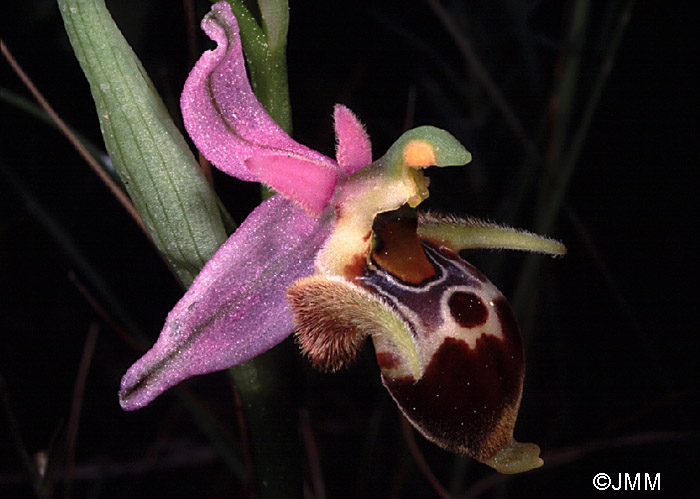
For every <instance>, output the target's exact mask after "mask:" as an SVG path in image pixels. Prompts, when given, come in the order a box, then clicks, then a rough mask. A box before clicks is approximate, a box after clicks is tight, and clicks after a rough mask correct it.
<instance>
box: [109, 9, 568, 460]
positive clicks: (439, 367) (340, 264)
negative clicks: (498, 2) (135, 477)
mask: <svg viewBox="0 0 700 499" xmlns="http://www.w3.org/2000/svg"><path fill="white" fill-rule="evenodd" d="M202 28H203V30H204V31H205V32H206V34H207V35H208V36H209V37H210V38H211V39H212V40H214V41H215V42H216V44H217V47H216V48H215V49H214V50H211V51H208V52H205V53H204V54H203V55H202V57H201V58H200V59H199V61H198V62H197V63H196V65H195V67H194V69H193V70H192V72H191V73H190V75H189V78H188V79H187V82H186V84H185V87H184V91H183V94H182V99H181V106H182V113H183V117H184V121H185V127H186V129H187V131H188V133H189V134H190V136H191V137H192V140H193V141H194V143H195V145H196V146H197V148H198V149H199V150H200V151H201V152H202V153H203V154H204V156H205V157H206V158H207V159H208V160H209V161H210V162H211V163H212V164H214V165H215V166H216V167H217V168H219V169H220V170H222V171H224V172H225V173H227V174H229V175H232V176H234V177H237V178H239V179H242V180H246V181H254V182H261V183H264V184H266V185H268V186H270V187H271V188H272V189H274V190H275V191H276V192H277V194H275V195H274V196H272V197H271V198H270V199H268V200H266V201H264V202H263V203H262V204H260V205H259V206H258V207H257V208H256V209H255V210H254V211H253V212H252V213H251V214H250V215H249V216H248V218H247V219H246V220H245V221H244V222H243V224H242V225H241V226H240V227H239V228H238V230H236V232H235V233H234V234H233V235H231V237H230V238H229V239H228V240H227V241H226V242H225V243H224V244H223V246H221V248H220V249H219V250H218V251H217V252H216V254H214V256H213V257H212V258H211V260H210V261H209V262H208V263H207V264H206V265H205V267H204V268H203V269H202V271H201V272H200V274H199V275H198V276H197V278H196V279H195V281H194V282H193V284H192V286H191V287H190V288H189V290H188V291H187V292H186V293H185V295H184V296H183V297H182V299H181V300H180V301H179V302H178V303H177V304H176V305H175V307H174V308H173V310H172V311H171V312H170V313H169V315H168V317H167V319H166V321H165V326H164V328H163V330H162V332H161V334H160V337H159V339H158V341H157V342H156V344H155V345H154V346H153V348H152V349H151V350H150V351H149V352H147V353H146V354H145V355H144V356H143V357H142V358H141V359H140V360H138V361H137V362H136V363H135V364H134V365H133V366H132V367H131V368H130V369H129V370H128V372H127V373H126V375H125V376H124V378H123V380H122V384H121V390H120V394H119V396H120V402H121V405H122V407H123V408H124V409H126V410H134V409H139V408H141V407H144V406H145V405H147V404H148V403H150V402H151V401H152V400H153V399H154V398H156V397H157V396H158V395H160V394H161V393H162V392H163V391H165V390H166V389H168V388H170V387H172V386H174V385H175V384H177V383H179V382H180V381H182V380H184V379H186V378H189V377H192V376H195V375H199V374H205V373H209V372H213V371H217V370H221V369H226V368H229V367H232V366H234V365H237V364H240V363H242V362H245V361H247V360H249V359H251V358H253V357H255V356H257V355H259V354H261V353H263V352H265V351H266V350H268V349H270V348H272V347H273V346H275V345H276V344H278V343H280V342H281V341H282V340H284V339H285V338H286V337H288V336H289V335H290V334H292V333H293V332H294V331H296V333H295V334H296V338H297V342H298V343H299V345H300V346H301V349H302V351H303V352H304V353H305V354H306V355H307V356H308V358H309V359H310V360H311V362H312V363H313V364H314V365H315V366H316V367H318V368H320V369H323V370H331V371H333V370H336V369H339V368H341V367H343V366H346V365H348V364H349V363H351V362H352V361H353V359H354V358H355V357H356V356H357V353H358V351H359V349H360V348H361V346H362V344H363V343H364V340H365V339H366V338H367V337H368V336H369V337H371V339H372V341H373V343H374V348H375V352H376V357H377V362H378V364H379V367H380V370H381V376H382V380H383V383H384V385H385V387H386V388H387V390H388V391H389V393H390V394H391V396H392V397H393V398H394V400H395V401H396V403H397V404H398V406H399V408H400V409H401V410H402V411H403V413H404V415H405V416H406V417H407V418H408V420H409V421H410V422H411V423H412V424H413V425H414V426H415V427H416V428H417V429H418V430H419V431H420V432H421V433H422V434H423V435H425V436H426V437H427V438H428V439H430V440H432V441H434V442H435V443H437V444H438V445H440V446H441V447H443V448H446V449H448V450H452V451H456V452H462V453H466V454H468V455H470V456H472V457H474V458H475V459H477V460H479V461H482V462H484V463H486V464H488V465H490V466H492V467H494V468H496V469H497V470H499V471H501V472H504V473H511V472H519V471H525V470H528V469H531V468H534V467H537V466H540V465H541V464H542V460H541V459H540V458H539V448H538V447H537V446H536V445H534V444H521V443H518V442H516V441H515V440H514V439H513V427H514V424H515V419H516V416H517V412H518V408H519V405H520V397H521V393H522V383H523V351H522V343H521V340H520V335H519V331H518V327H517V324H516V322H515V319H514V318H513V313H512V311H511V309H510V306H509V305H508V303H507V301H506V300H505V298H504V297H503V295H502V294H501V293H500V291H498V289H496V287H495V286H494V285H493V284H492V283H491V282H490V281H489V280H488V279H487V278H486V277H484V276H483V275H482V274H481V273H480V272H479V271H478V270H476V269H475V268H474V267H472V266H471V265H470V264H468V263H467V262H465V261H464V260H462V259H461V258H460V257H459V255H458V252H459V251H460V250H463V249H469V248H495V247H497V248H512V249H524V250H531V251H540V252H544V253H550V254H561V253H563V252H564V249H563V246H562V245H561V244H559V243H558V242H556V241H553V240H550V239H547V238H543V237H540V236H535V235H533V234H530V233H527V232H523V231H516V230H513V229H510V228H506V227H502V226H497V225H494V224H489V223H485V222H481V221H477V220H473V219H459V218H455V217H446V216H442V215H438V214H434V213H427V214H426V213H420V212H417V211H416V207H417V206H418V205H419V204H420V203H421V202H422V201H423V200H424V199H426V198H427V197H428V179H426V177H425V176H424V173H423V169H425V168H427V167H429V166H439V167H442V166H451V165H463V164H466V163H467V162H469V161H470V159H471V156H470V154H469V152H467V150H466V149H465V148H464V147H463V146H462V145H461V144H460V143H459V142H458V141H457V140H456V139H455V138H454V137H452V136H451V135H450V134H449V133H447V132H445V131H443V130H440V129H437V128H434V127H420V128H416V129H414V130H410V131H408V132H406V133H404V134H403V135H402V136H401V137H400V138H399V139H398V140H397V141H396V142H395V143H394V145H393V146H392V147H391V148H390V149H389V151H388V152H387V153H386V154H385V155H384V156H383V157H381V158H380V159H378V160H376V161H374V162H373V161H372V154H371V145H370V142H369V139H368V136H367V134H366V132H365V129H364V127H363V125H362V124H361V123H360V121H359V120H358V119H357V118H356V117H355V115H354V114H353V113H352V112H351V111H349V110H348V109H347V108H345V107H344V106H342V105H336V107H335V110H334V119H335V133H336V139H337V144H336V158H335V160H334V159H331V158H329V157H327V156H325V155H323V154H321V153H319V152H317V151H314V150H311V149H309V148H307V147H305V146H303V145H301V144H299V143H298V142H296V141H294V140H293V139H292V138H291V137H289V136H288V135H287V134H286V133H285V132H284V131H283V130H282V129H281V128H280V127H278V126H277V124H276V123H275V122H274V121H273V119H272V118H271V117H270V116H269V115H268V114H267V113H266V112H265V110H264V109H263V107H262V105H261V104H260V103H259V102H258V100H257V99H256V97H255V96H254V94H253V92H252V90H251V87H250V84H249V82H248V77H247V74H246V69H245V63H244V60H243V54H242V49H241V43H240V38H239V32H238V25H237V22H236V19H235V17H234V15H233V14H232V12H231V9H230V7H229V5H228V4H227V3H226V2H220V3H217V4H215V5H214V6H213V7H212V9H211V11H210V12H209V14H207V16H206V17H205V18H204V20H203V21H202Z"/></svg>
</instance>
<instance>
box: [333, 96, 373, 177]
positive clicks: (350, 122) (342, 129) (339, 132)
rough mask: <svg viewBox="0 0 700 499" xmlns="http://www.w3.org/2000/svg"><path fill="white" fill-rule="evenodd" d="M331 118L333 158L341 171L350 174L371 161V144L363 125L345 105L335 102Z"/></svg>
mask: <svg viewBox="0 0 700 499" xmlns="http://www.w3.org/2000/svg"><path fill="white" fill-rule="evenodd" d="M333 118H334V119H335V136H336V141H337V144H336V148H335V158H336V159H337V160H338V164H339V165H340V168H341V169H342V170H343V172H344V173H345V174H346V175H350V174H352V173H355V172H356V171H357V170H359V169H360V168H364V167H365V166H367V165H369V164H370V163H371V162H372V144H371V143H370V141H369V137H368V136H367V132H366V131H365V127H364V126H362V123H360V120H358V119H357V117H356V116H355V115H354V114H353V113H352V111H350V110H349V109H348V108H347V107H345V106H343V105H341V104H336V105H335V109H334V110H333Z"/></svg>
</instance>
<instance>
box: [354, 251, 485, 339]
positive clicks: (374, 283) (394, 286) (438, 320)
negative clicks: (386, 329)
mask: <svg viewBox="0 0 700 499" xmlns="http://www.w3.org/2000/svg"><path fill="white" fill-rule="evenodd" d="M421 247H422V249H423V251H424V252H425V255H426V256H427V258H428V260H429V261H430V263H431V264H432V266H433V268H434V269H435V275H434V276H432V277H429V278H427V279H426V280H424V281H423V282H421V283H419V284H411V283H406V282H404V281H402V280H401V279H400V278H398V277H397V276H394V275H391V274H389V273H388V272H386V271H384V270H383V269H381V268H379V267H377V265H376V264H375V263H374V261H372V262H371V263H370V265H368V266H367V269H366V271H365V274H364V275H363V276H362V277H360V278H358V279H357V280H356V282H357V284H359V285H360V286H363V287H366V288H369V289H371V290H372V291H374V292H376V293H377V294H379V295H380V296H382V297H383V298H385V299H386V300H387V301H388V302H390V303H397V302H398V303H400V304H401V305H403V306H405V307H407V308H408V309H410V310H412V311H414V312H415V313H416V315H417V316H418V317H420V320H421V321H422V322H423V326H424V328H425V331H426V332H430V331H434V330H435V329H436V328H437V327H439V326H440V324H442V322H443V317H442V315H441V313H440V307H439V306H438V305H437V304H436V300H439V299H440V297H442V296H444V293H451V292H453V291H452V290H453V289H454V292H457V291H459V292H462V293H463V292H465V288H466V289H468V288H472V289H475V290H477V291H478V290H479V289H481V282H480V281H479V279H478V278H477V277H476V276H474V275H473V273H472V268H473V267H471V265H463V264H465V263H466V262H464V261H463V260H461V259H456V258H454V257H452V258H450V257H448V256H447V255H445V254H443V253H442V252H441V251H439V250H437V249H435V248H434V247H432V246H431V245H430V244H428V243H426V242H424V241H421Z"/></svg>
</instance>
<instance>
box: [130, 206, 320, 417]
mask: <svg viewBox="0 0 700 499" xmlns="http://www.w3.org/2000/svg"><path fill="white" fill-rule="evenodd" d="M331 225H332V223H331V221H330V218H324V219H316V218H312V217H309V216H308V215H306V213H304V212H303V211H302V210H301V209H299V208H298V207H297V206H295V205H294V204H293V203H292V202H291V201H289V200H287V199H285V198H283V197H282V196H280V195H276V196H273V197H272V198H270V199H268V200H267V201H265V202H264V203H262V204H261V205H260V206H258V207H257V208H256V209H255V210H254V211H253V212H252V213H251V214H250V215H249V216H248V218H247V219H246V220H245V222H243V224H242V225H241V226H240V227H239V228H238V230H237V231H236V232H235V233H234V234H233V235H232V236H231V237H230V238H229V239H228V241H226V242H225V243H224V244H223V246H222V247H221V248H220V249H219V250H218V251H217V252H216V253H215V254H214V256H213V257H212V259H211V260H210V261H209V262H208V263H207V264H206V265H205V266H204V268H203V269H202V271H201V272H200V274H199V275H198V276H197V278H196V279H195V281H194V282H193V283H192V286H191V287H190V288H189V290H188V291H187V293H185V296H183V298H182V299H181V300H180V301H179V302H178V303H177V305H176V306H175V308H173V310H172V311H171V312H170V314H168V317H167V319H166V322H165V327H164V328H163V331H162V332H161V334H160V337H159V338H158V341H157V342H156V344H155V345H154V346H153V348H152V349H151V350H150V351H148V352H147V353H146V354H145V355H144V356H143V357H141V359H139V360H138V361H137V362H136V363H135V364H134V365H133V366H131V368H130V369H129V370H128V371H127V373H126V374H125V375H124V377H123V378H122V383H121V389H120V391H119V398H120V403H121V405H122V407H123V408H124V409H126V410H135V409H139V408H141V407H143V406H145V405H147V404H148V403H149V402H151V401H152V400H153V399H154V398H156V397H157V396H158V395H160V394H161V393H162V392H163V391H165V390H167V389H168V388H170V387H171V386H173V385H175V384H177V383H179V382H180V381H182V380H184V379H187V378H189V377H192V376H195V375H199V374H205V373H209V372H213V371H218V370H221V369H226V368H229V367H231V366H234V365H236V364H239V363H242V362H245V361H246V360H249V359H251V358H253V357H255V356H257V355H259V354H261V353H263V352H265V351H266V350H268V349H270V348H272V347H273V346H275V345H276V344H277V343H279V342H281V341H282V340H283V339H284V338H286V337H287V336H288V335H289V334H290V333H291V332H292V329H293V326H292V317H291V313H290V312H289V310H288V306H287V299H286V291H287V287H288V286H289V285H290V284H291V283H292V282H294V281H296V280H297V279H300V278H302V277H306V276H309V275H311V274H312V273H313V262H314V257H315V255H316V252H317V251H318V248H319V247H320V246H321V245H322V244H323V242H324V241H325V240H326V238H327V237H328V235H329V233H330V230H331ZM280 227H282V228H283V229H280Z"/></svg>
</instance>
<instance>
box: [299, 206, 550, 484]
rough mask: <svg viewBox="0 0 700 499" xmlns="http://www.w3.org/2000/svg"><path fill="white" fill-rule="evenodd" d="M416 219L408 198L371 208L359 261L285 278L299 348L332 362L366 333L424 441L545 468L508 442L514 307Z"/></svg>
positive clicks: (346, 359)
mask: <svg viewBox="0 0 700 499" xmlns="http://www.w3.org/2000/svg"><path fill="white" fill-rule="evenodd" d="M417 224H418V218H417V214H416V212H415V210H413V209H411V208H408V207H407V206H404V207H402V208H401V209H399V210H396V211H392V212H387V213H383V214H379V215H378V216H377V217H376V219H375V222H374V225H373V228H372V250H371V253H370V255H369V258H368V259H367V260H366V262H365V264H364V265H362V268H361V269H358V268H357V267H356V268H354V269H352V271H351V272H349V275H346V276H345V277H346V279H347V280H342V279H338V278H334V279H329V278H324V277H319V276H315V277H310V278H308V279H306V280H303V281H300V282H298V283H296V284H295V285H293V286H292V288H291V289H290V291H289V293H288V296H289V298H290V302H291V305H292V309H293V310H294V313H295V320H296V324H297V333H296V335H297V340H298V342H299V344H300V345H301V348H302V351H304V352H305V353H306V354H307V356H308V357H309V358H310V359H311V361H312V363H314V365H316V366H317V367H319V368H321V369H323V370H331V371H332V370H336V369H339V368H341V367H343V366H345V365H347V364H348V363H350V362H351V361H352V360H353V359H354V358H355V357H356V355H357V352H358V350H359V348H360V346H361V345H362V342H363V340H364V339H365V338H366V337H367V336H368V335H370V336H371V337H372V341H373V343H374V347H375V352H376V356H377V362H378V364H379V367H380V369H381V375H382V381H383V383H384V386H385V387H386V388H387V390H388V391H389V393H390V394H391V396H392V397H393V398H394V400H395V401H396V403H397V405H398V406H399V408H400V409H401V411H402V412H403V414H404V415H405V416H406V418H407V419H408V420H409V421H410V422H411V423H412V424H413V425H414V426H415V427H416V428H417V429H418V430H419V431H420V432H421V433H422V434H423V435H424V436H425V437H426V438H428V439H429V440H431V441H433V442H435V443H436V444H437V445H439V446H440V447H443V448H444V449H446V450H449V451H453V452H460V453H464V454H468V455H469V456H471V457H473V458H475V459H477V460H479V461H481V462H484V463H486V464H488V465H490V466H492V467H494V468H495V469H497V470H498V471H500V472H502V473H517V472H521V471H526V470H529V469H532V468H536V467H539V466H541V465H542V460H541V459H540V458H539V448H538V447H537V446H536V445H534V444H521V443H518V442H516V441H515V440H513V427H514V425H515V420H516V417H517V413H518V408H519V405H520V397H521V394H522V387H523V372H524V362H523V348H522V342H521V339H520V333H519V330H518V326H517V324H516V321H515V319H514V317H513V312H512V310H511V308H510V305H509V304H508V302H507V301H506V299H505V298H504V296H503V295H502V294H501V292H500V291H499V290H498V289H497V288H496V287H495V286H494V285H493V284H492V283H491V282H490V281H489V280H488V279H487V278H486V277H485V276H484V275H483V274H481V272H479V271H478V270H477V269H475V268H474V267H473V266H472V265H470V264H469V263H467V262H466V261H464V260H462V259H461V258H460V257H459V255H458V254H457V253H456V252H455V251H452V250H451V249H449V248H447V247H445V246H442V245H440V244H439V243H437V242H436V241H432V240H430V239H427V238H420V237H419V236H418V234H417Z"/></svg>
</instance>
